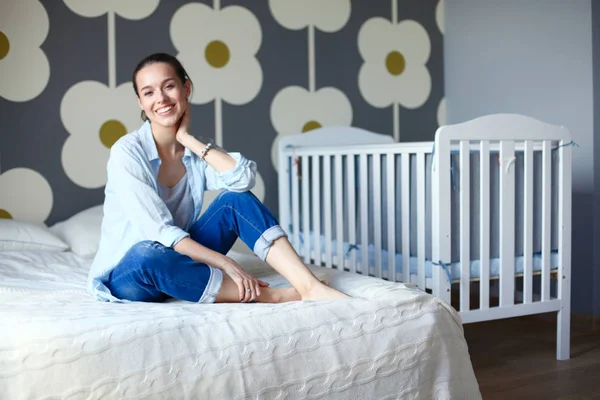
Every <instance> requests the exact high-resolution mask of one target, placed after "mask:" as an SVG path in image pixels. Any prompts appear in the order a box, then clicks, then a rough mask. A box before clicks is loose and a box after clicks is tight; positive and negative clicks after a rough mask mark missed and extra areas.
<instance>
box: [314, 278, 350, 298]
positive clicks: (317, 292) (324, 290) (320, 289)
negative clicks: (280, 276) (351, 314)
mask: <svg viewBox="0 0 600 400" xmlns="http://www.w3.org/2000/svg"><path fill="white" fill-rule="evenodd" d="M320 283H321V284H320V285H317V286H314V287H312V288H311V289H310V290H309V291H308V292H307V293H306V294H305V295H304V296H302V300H311V301H316V300H335V299H349V298H350V296H348V295H347V294H345V293H342V292H340V291H339V290H335V289H334V288H331V287H329V282H327V284H323V282H322V281H321V282H320Z"/></svg>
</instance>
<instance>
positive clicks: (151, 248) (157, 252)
mask: <svg viewBox="0 0 600 400" xmlns="http://www.w3.org/2000/svg"><path fill="white" fill-rule="evenodd" d="M166 251H168V248H167V247H166V246H164V245H162V244H161V243H159V242H155V241H152V240H143V241H141V242H138V243H136V244H134V245H133V246H132V247H131V248H130V249H129V251H128V252H127V253H126V254H125V257H124V258H126V259H127V262H128V263H135V264H147V263H148V262H151V261H152V260H155V259H157V258H159V257H163V256H164V254H165V252H166Z"/></svg>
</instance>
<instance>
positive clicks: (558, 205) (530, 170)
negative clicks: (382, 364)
mask: <svg viewBox="0 0 600 400" xmlns="http://www.w3.org/2000/svg"><path fill="white" fill-rule="evenodd" d="M571 144H572V142H571V136H570V134H569V132H568V130H566V129H565V128H562V127H557V126H552V125H547V124H544V123H542V122H540V121H537V120H534V119H531V118H528V117H524V116H519V115H492V116H486V117H483V118H478V119H475V120H472V121H469V122H466V123H464V124H458V125H451V126H445V127H441V128H440V129H438V131H437V133H436V138H435V155H434V165H433V171H434V173H433V225H432V227H433V230H434V233H433V252H432V255H433V259H434V260H439V262H440V263H446V262H448V261H449V260H451V259H452V249H451V240H452V236H453V235H458V236H459V243H460V267H461V268H460V271H461V272H460V274H461V276H460V280H459V286H460V288H459V290H460V300H459V306H458V308H457V309H458V311H459V312H460V314H461V317H462V318H463V322H465V323H466V322H476V321H482V320H490V319H496V318H506V317H514V316H519V315H527V314H537V313H543V312H550V311H558V345H557V358H558V359H565V358H568V357H569V355H568V351H569V350H568V349H569V331H570V329H569V319H570V276H571V146H570V145H571ZM456 153H458V159H459V167H458V170H459V171H460V178H459V181H460V182H459V187H458V188H456V187H453V183H452V181H453V180H456V177H455V176H453V171H454V168H453V165H452V159H453V157H455V156H454V154H456ZM474 154H477V156H478V158H479V177H478V179H479V187H480V190H479V196H478V197H477V198H475V199H473V196H471V193H470V190H471V188H473V187H474V182H473V180H474V179H477V177H476V175H477V174H473V173H472V171H470V167H471V158H472V157H473V155H474ZM492 154H495V156H491V155H492ZM536 156H539V157H541V163H538V164H541V168H540V166H538V169H537V170H536V167H535V165H534V164H535V163H534V159H535V157H536ZM519 158H522V168H521V171H520V172H519V173H516V170H517V160H519ZM494 159H496V160H497V161H496V162H497V163H498V173H499V191H498V194H497V195H498V202H499V213H500V216H499V222H500V229H499V238H498V240H499V244H498V245H499V258H500V263H499V264H500V270H499V274H498V276H499V285H498V287H499V289H498V290H499V304H498V307H490V304H489V290H490V274H489V272H490V265H489V260H490V257H489V254H490V243H493V241H492V240H491V239H490V232H491V230H490V226H489V224H490V203H491V200H492V193H491V191H490V187H489V182H490V179H489V177H490V175H489V173H490V167H491V164H492V162H494V161H493V160H494ZM517 181H522V186H519V185H518V184H517ZM535 187H537V188H539V190H538V191H537V192H538V193H539V196H536V195H534V188H535ZM453 191H457V192H458V193H457V195H458V212H453V211H452V210H451V202H449V201H448V199H450V198H451V192H453ZM519 193H520V194H519ZM473 200H475V201H473ZM474 203H476V204H474ZM474 206H475V207H476V208H478V209H479V215H478V217H479V249H478V250H479V259H480V264H479V266H480V279H479V281H478V284H479V288H478V289H479V307H478V309H473V307H472V305H471V304H470V299H471V296H470V289H471V284H470V281H469V264H470V259H469V255H470V254H471V251H472V249H471V248H470V246H471V243H472V240H471V238H470V235H471V232H472V229H471V228H472V225H471V221H470V220H469V218H470V216H472V215H473V214H472V212H471V210H472V209H473V207H474ZM517 207H519V208H520V209H521V211H520V214H521V215H522V225H521V226H517V225H515V224H516V220H517V218H516V209H517ZM553 210H556V212H555V213H553ZM554 214H555V215H554ZM448 216H451V218H458V219H459V229H458V231H457V230H456V229H452V227H451V222H452V221H451V218H448ZM536 216H537V218H535V217H536ZM534 220H536V221H535V222H534ZM536 229H538V230H540V231H541V235H538V236H539V238H536V237H535V235H534V231H535V230H536ZM519 231H521V232H522V239H521V240H522V243H518V242H517V241H516V239H515V232H519ZM553 237H556V243H555V244H554V245H553ZM538 242H539V243H538ZM536 246H537V247H538V248H539V252H540V253H541V271H539V275H540V278H539V279H540V281H541V283H540V291H539V292H540V294H539V299H534V296H533V292H534V291H533V277H534V271H533V253H534V247H536ZM518 247H521V248H522V257H523V272H522V278H523V283H522V284H523V288H522V293H523V298H522V302H520V303H518V304H516V303H515V293H516V288H515V249H516V248H518ZM554 249H555V250H556V252H557V253H558V257H557V259H558V262H557V265H556V269H555V276H556V290H555V294H554V295H552V290H551V280H552V268H551V257H552V251H553V250H554ZM450 288H451V282H449V281H448V280H447V279H446V277H445V276H443V275H442V274H440V273H439V271H437V270H434V271H433V294H434V295H436V296H438V297H440V298H442V299H444V300H446V301H448V302H450V301H451V298H450V296H451V290H450ZM536 300H537V301H536Z"/></svg>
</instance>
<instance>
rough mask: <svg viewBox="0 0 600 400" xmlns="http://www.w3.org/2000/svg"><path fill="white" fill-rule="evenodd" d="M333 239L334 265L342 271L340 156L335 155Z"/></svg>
mask: <svg viewBox="0 0 600 400" xmlns="http://www.w3.org/2000/svg"><path fill="white" fill-rule="evenodd" d="M334 163H335V205H336V209H335V236H336V237H335V239H336V261H337V262H336V265H337V268H338V269H340V270H342V271H343V270H344V200H343V194H344V193H343V191H342V190H343V188H344V182H343V181H342V176H343V174H342V155H341V154H336V155H335V159H334Z"/></svg>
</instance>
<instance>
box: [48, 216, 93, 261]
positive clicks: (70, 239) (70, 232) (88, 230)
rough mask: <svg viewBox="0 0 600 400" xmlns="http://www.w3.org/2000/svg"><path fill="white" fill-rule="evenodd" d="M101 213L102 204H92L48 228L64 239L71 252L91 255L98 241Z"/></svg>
mask: <svg viewBox="0 0 600 400" xmlns="http://www.w3.org/2000/svg"><path fill="white" fill-rule="evenodd" d="M103 215H104V213H103V211H102V206H101V205H99V206H94V207H91V208H88V209H86V210H83V211H81V212H79V213H77V214H75V215H73V216H72V217H71V218H69V219H67V220H65V221H62V222H58V223H56V224H54V225H52V226H51V227H50V230H51V231H52V232H54V233H55V234H56V235H57V236H58V237H60V238H61V239H62V240H64V241H65V242H66V243H67V245H68V246H69V247H70V248H71V251H72V252H73V253H75V254H77V255H78V256H80V257H86V258H89V257H93V256H94V255H95V254H96V252H97V251H98V245H99V243H100V231H101V227H102V217H103Z"/></svg>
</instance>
